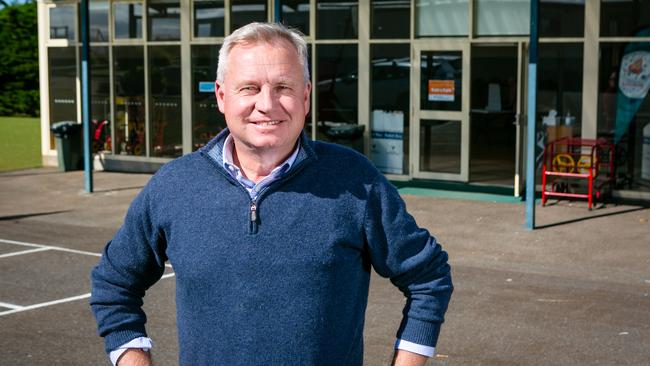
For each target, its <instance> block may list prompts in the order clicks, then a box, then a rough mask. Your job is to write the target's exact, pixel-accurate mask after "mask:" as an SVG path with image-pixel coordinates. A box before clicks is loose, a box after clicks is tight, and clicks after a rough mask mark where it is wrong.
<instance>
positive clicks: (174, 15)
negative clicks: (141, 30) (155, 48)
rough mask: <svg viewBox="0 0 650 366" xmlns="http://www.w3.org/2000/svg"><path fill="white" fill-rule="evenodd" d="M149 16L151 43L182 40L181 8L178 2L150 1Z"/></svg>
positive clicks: (148, 27)
mask: <svg viewBox="0 0 650 366" xmlns="http://www.w3.org/2000/svg"><path fill="white" fill-rule="evenodd" d="M147 16H148V18H147V34H148V37H149V40H150V41H177V40H179V39H181V28H180V21H181V8H180V4H179V2H178V1H175V0H149V1H148V2H147Z"/></svg>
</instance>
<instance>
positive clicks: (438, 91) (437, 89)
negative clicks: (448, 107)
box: [428, 80, 455, 102]
mask: <svg viewBox="0 0 650 366" xmlns="http://www.w3.org/2000/svg"><path fill="white" fill-rule="evenodd" d="M454 91H455V86H454V81H453V80H429V98H428V99H429V101H430V102H453V101H454Z"/></svg>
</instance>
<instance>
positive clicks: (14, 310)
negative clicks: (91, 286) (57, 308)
mask: <svg viewBox="0 0 650 366" xmlns="http://www.w3.org/2000/svg"><path fill="white" fill-rule="evenodd" d="M174 275H175V274H174V273H168V274H166V275H164V276H162V277H161V278H160V279H161V280H162V279H165V278H169V277H173V276H174ZM89 297H90V293H87V294H83V295H79V296H72V297H66V298H65V299H59V300H54V301H48V302H42V303H40V304H34V305H27V306H20V305H13V304H7V303H3V302H0V306H2V307H5V308H9V309H11V310H7V311H2V312H0V316H5V315H10V314H15V313H20V312H23V311H28V310H34V309H39V308H44V307H47V306H52V305H58V304H64V303H66V302H71V301H77V300H83V299H87V298H89Z"/></svg>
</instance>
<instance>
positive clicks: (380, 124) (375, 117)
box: [370, 110, 404, 174]
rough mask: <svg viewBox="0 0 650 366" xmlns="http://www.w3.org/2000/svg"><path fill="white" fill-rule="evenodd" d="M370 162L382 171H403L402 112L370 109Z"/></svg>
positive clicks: (392, 172)
mask: <svg viewBox="0 0 650 366" xmlns="http://www.w3.org/2000/svg"><path fill="white" fill-rule="evenodd" d="M371 132H372V146H371V151H370V152H371V156H372V162H373V163H374V164H375V166H377V169H379V170H380V171H382V172H384V173H390V174H403V173H404V113H403V112H401V111H394V112H388V111H382V110H373V111H372V129H371Z"/></svg>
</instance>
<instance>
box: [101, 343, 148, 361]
mask: <svg viewBox="0 0 650 366" xmlns="http://www.w3.org/2000/svg"><path fill="white" fill-rule="evenodd" d="M152 347H153V342H152V341H151V338H147V337H138V338H135V339H132V340H130V341H128V342H126V343H124V344H123V345H121V346H119V347H117V348H116V349H114V350H112V351H111V353H110V354H109V356H108V357H109V358H110V359H111V363H112V364H113V366H115V365H116V364H117V360H119V359H120V356H122V354H123V353H124V352H126V350H127V349H129V348H139V349H141V350H144V351H149V350H151V348H152Z"/></svg>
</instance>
